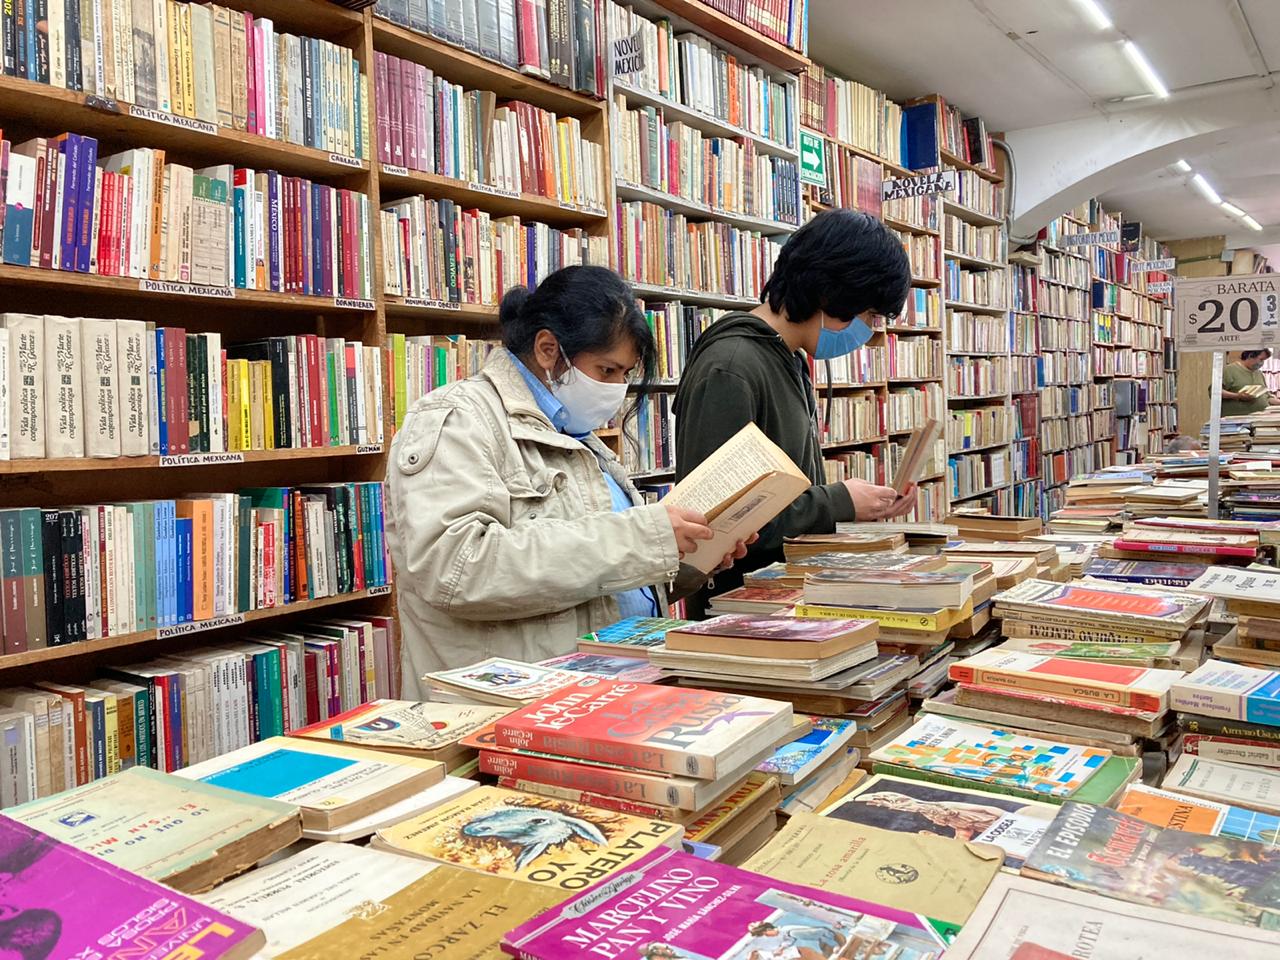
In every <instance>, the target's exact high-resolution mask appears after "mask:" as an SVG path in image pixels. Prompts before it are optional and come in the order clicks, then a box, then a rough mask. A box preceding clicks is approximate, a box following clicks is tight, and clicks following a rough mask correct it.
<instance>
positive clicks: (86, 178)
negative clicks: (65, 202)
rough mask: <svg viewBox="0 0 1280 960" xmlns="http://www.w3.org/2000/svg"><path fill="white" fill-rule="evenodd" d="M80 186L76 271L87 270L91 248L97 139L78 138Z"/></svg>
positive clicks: (95, 187) (95, 199) (84, 271)
mask: <svg viewBox="0 0 1280 960" xmlns="http://www.w3.org/2000/svg"><path fill="white" fill-rule="evenodd" d="M80 159H81V163H80V188H79V194H78V201H77V204H76V221H77V223H76V244H75V245H76V262H75V267H74V269H75V271H76V272H77V273H88V272H89V252H90V251H91V250H92V249H93V207H94V204H95V203H96V202H97V197H96V191H97V182H96V180H95V172H96V170H97V167H98V141H97V140H95V139H94V138H93V137H81V138H80Z"/></svg>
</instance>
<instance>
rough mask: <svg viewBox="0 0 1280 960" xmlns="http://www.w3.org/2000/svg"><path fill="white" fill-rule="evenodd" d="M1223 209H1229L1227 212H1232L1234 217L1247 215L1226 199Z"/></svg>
mask: <svg viewBox="0 0 1280 960" xmlns="http://www.w3.org/2000/svg"><path fill="white" fill-rule="evenodd" d="M1222 209H1223V210H1225V211H1227V213H1229V214H1231V215H1232V216H1233V217H1243V216H1244V215H1245V212H1244V211H1243V210H1241V209H1240V208H1239V207H1237V206H1236V205H1235V204H1234V203H1227V201H1225V200H1223V201H1222Z"/></svg>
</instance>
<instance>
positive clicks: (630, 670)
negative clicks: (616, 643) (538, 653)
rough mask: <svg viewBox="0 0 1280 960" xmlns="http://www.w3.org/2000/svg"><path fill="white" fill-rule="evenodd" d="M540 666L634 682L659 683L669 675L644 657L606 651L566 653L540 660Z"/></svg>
mask: <svg viewBox="0 0 1280 960" xmlns="http://www.w3.org/2000/svg"><path fill="white" fill-rule="evenodd" d="M538 666H540V667H553V668H556V669H560V670H572V671H573V672H574V673H585V674H587V675H588V676H592V677H603V678H604V679H606V680H627V681H630V682H632V683H657V682H659V681H660V680H663V679H664V678H665V677H666V676H667V675H666V673H665V672H663V670H662V669H660V668H659V667H655V666H652V665H651V664H650V663H649V661H648V660H646V659H644V658H643V657H613V656H609V655H608V654H606V653H582V652H579V653H566V654H565V655H564V656H562V657H552V658H551V659H550V660H539V661H538Z"/></svg>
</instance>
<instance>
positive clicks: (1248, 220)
mask: <svg viewBox="0 0 1280 960" xmlns="http://www.w3.org/2000/svg"><path fill="white" fill-rule="evenodd" d="M1242 219H1243V220H1244V225H1245V226H1246V227H1248V228H1249V229H1250V230H1261V229H1262V224H1260V223H1259V222H1258V221H1257V220H1255V219H1253V217H1251V216H1249V215H1248V214H1245V215H1244V217H1243V218H1242Z"/></svg>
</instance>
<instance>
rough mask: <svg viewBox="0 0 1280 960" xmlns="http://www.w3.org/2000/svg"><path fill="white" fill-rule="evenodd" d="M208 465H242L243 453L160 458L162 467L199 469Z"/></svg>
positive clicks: (195, 454)
mask: <svg viewBox="0 0 1280 960" xmlns="http://www.w3.org/2000/svg"><path fill="white" fill-rule="evenodd" d="M210 463H244V453H243V452H241V451H236V452H234V453H231V452H228V453H171V454H166V455H165V456H163V457H161V458H160V466H162V467H199V466H204V465H205V464H210Z"/></svg>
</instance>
